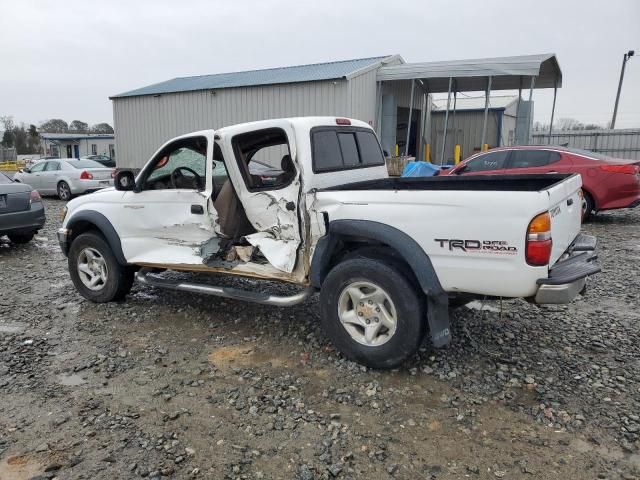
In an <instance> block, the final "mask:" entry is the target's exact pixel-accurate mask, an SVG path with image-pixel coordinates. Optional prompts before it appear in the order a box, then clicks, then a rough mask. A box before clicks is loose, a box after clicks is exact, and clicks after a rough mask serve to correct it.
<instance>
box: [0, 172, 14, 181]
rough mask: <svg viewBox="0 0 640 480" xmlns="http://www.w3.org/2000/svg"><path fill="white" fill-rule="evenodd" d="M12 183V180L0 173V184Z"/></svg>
mask: <svg viewBox="0 0 640 480" xmlns="http://www.w3.org/2000/svg"><path fill="white" fill-rule="evenodd" d="M12 182H13V180H11V179H10V178H9V177H7V176H6V175H5V174H4V173H2V172H0V183H12Z"/></svg>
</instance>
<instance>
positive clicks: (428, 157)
mask: <svg viewBox="0 0 640 480" xmlns="http://www.w3.org/2000/svg"><path fill="white" fill-rule="evenodd" d="M424 161H425V162H430V161H431V144H429V143H425V144H424Z"/></svg>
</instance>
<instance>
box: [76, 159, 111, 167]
mask: <svg viewBox="0 0 640 480" xmlns="http://www.w3.org/2000/svg"><path fill="white" fill-rule="evenodd" d="M67 163H68V164H69V165H71V166H72V167H74V168H104V165H102V164H100V163H98V162H94V161H93V160H69V161H68V162H67Z"/></svg>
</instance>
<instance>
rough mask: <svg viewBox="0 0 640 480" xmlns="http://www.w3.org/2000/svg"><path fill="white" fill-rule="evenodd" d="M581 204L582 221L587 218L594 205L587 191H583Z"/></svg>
mask: <svg viewBox="0 0 640 480" xmlns="http://www.w3.org/2000/svg"><path fill="white" fill-rule="evenodd" d="M583 202H584V203H583V205H582V221H585V220H586V219H588V218H589V217H590V216H591V214H592V213H593V209H594V208H595V207H596V206H595V203H594V201H593V197H592V196H591V195H590V194H589V193H588V192H585V191H583Z"/></svg>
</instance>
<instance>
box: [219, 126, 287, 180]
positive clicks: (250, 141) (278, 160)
mask: <svg viewBox="0 0 640 480" xmlns="http://www.w3.org/2000/svg"><path fill="white" fill-rule="evenodd" d="M232 143H233V149H234V152H235V154H236V160H237V161H238V166H239V168H240V172H241V173H242V177H243V178H244V181H245V184H246V185H247V189H248V190H249V191H250V192H256V191H261V190H277V189H279V188H283V187H286V186H287V185H289V184H290V183H291V182H292V181H293V179H294V178H295V176H296V168H295V166H294V164H293V161H292V159H291V152H290V151H289V142H288V140H287V135H286V133H285V132H284V131H283V130H281V129H279V128H270V129H266V130H259V131H257V132H249V133H243V134H241V135H236V136H235V137H234V138H233V141H232Z"/></svg>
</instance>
